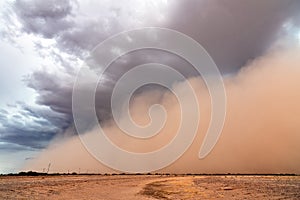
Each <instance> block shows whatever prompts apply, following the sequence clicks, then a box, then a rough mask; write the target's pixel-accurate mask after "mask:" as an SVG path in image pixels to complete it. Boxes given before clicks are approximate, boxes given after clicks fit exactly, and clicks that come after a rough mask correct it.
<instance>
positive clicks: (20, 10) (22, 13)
mask: <svg viewBox="0 0 300 200" xmlns="http://www.w3.org/2000/svg"><path fill="white" fill-rule="evenodd" d="M73 3H74V2H73V1H69V0H47V1H38V0H34V1H24V0H17V1H16V2H15V4H14V10H15V12H16V14H17V16H18V17H19V20H20V22H21V23H22V25H23V30H24V31H25V32H27V33H35V34H41V35H42V36H44V37H46V38H51V37H54V36H55V35H57V34H59V33H61V32H62V31H65V30H67V29H69V28H71V27H72V26H73V25H74V24H73V22H72V21H70V20H69V19H68V16H69V15H70V14H71V11H72V4H73Z"/></svg>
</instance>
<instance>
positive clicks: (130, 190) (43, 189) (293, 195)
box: [0, 175, 300, 200]
mask: <svg viewBox="0 0 300 200" xmlns="http://www.w3.org/2000/svg"><path fill="white" fill-rule="evenodd" d="M0 199H141V200H143V199H300V177H299V176H177V177H172V176H151V175H149V176H146V175H140V176H133V175H132V176H125V175H123V176H117V175H116V176H98V175H95V176H83V175H81V176H45V177H10V176H3V177H0Z"/></svg>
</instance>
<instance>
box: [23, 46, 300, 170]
mask: <svg viewBox="0 0 300 200" xmlns="http://www.w3.org/2000/svg"><path fill="white" fill-rule="evenodd" d="M223 78H224V84H225V89H226V95H227V113H226V119H225V124H224V128H223V131H222V133H221V136H220V138H219V140H218V142H217V144H216V146H215V147H214V149H213V150H212V151H211V153H210V154H209V155H208V156H206V157H205V158H204V159H199V158H198V153H199V149H200V147H201V144H202V142H203V139H204V136H205V134H206V131H207V128H208V125H209V122H210V113H211V105H210V96H209V93H208V90H207V88H206V85H205V83H204V82H203V80H202V79H201V78H200V77H194V78H190V79H189V80H187V81H189V83H190V84H191V85H192V86H193V89H194V90H195V92H196V94H197V98H198V101H199V106H200V123H199V128H198V131H197V136H196V138H195V140H194V142H193V143H192V145H191V146H190V148H189V149H188V150H187V151H186V152H185V153H184V154H183V156H182V157H180V158H179V159H178V160H177V161H176V162H174V163H173V164H171V165H169V166H167V167H166V168H164V169H161V170H160V171H159V172H168V173H300V145H299V142H300V121H299V116H300V47H299V45H297V44H288V45H287V44H286V42H284V43H283V42H281V43H278V44H276V45H274V47H273V48H271V49H270V50H269V51H267V53H266V54H265V55H264V56H261V57H259V58H256V59H254V60H252V61H249V63H248V64H246V65H245V66H244V67H243V68H241V70H240V71H239V72H238V73H236V74H232V75H230V76H224V77H223ZM185 87H187V84H186V82H178V83H176V84H174V86H173V88H174V91H176V92H179V93H180V92H184V91H185ZM158 101H159V103H160V104H161V105H162V106H164V108H165V110H166V113H167V121H166V124H165V126H164V127H163V128H162V130H161V131H160V132H159V134H157V135H156V136H154V137H152V138H150V139H148V140H138V139H132V138H130V137H129V136H127V135H125V134H124V133H122V131H121V130H119V128H118V127H117V126H116V125H115V124H114V123H113V122H111V121H108V122H106V123H104V127H105V128H104V129H105V132H106V134H107V136H108V137H109V138H110V139H111V140H112V141H113V142H114V143H115V144H116V145H118V146H119V147H121V148H123V149H126V150H128V151H133V152H149V151H154V150H157V149H159V148H161V147H163V146H164V145H166V144H167V143H168V142H170V140H171V139H172V137H174V135H175V134H176V130H177V129H178V126H179V124H180V109H179V102H178V101H177V99H176V98H175V96H174V95H173V94H172V93H171V92H166V91H164V92H162V91H159V90H153V91H145V92H142V93H140V94H139V95H137V96H136V97H135V98H133V99H132V101H131V110H130V112H131V115H132V118H133V119H134V120H135V121H136V123H138V124H141V125H145V124H147V123H149V116H148V109H149V107H151V105H152V104H153V103H157V102H158ZM185 101H186V102H180V103H187V104H188V101H189V99H185ZM68 131H74V128H69V129H68V130H67V132H68ZM187 131H188V130H187ZM94 134H97V130H93V131H89V132H87V133H86V137H90V138H91V139H93V135H94ZM141 134H143V133H141ZM66 135H69V134H66ZM104 151H105V149H104ZM108 153H109V152H108ZM112 156H113V155H112ZM159 159H164V158H163V157H161V158H159ZM49 163H51V168H50V171H49V172H68V171H69V172H78V171H79V170H81V171H80V172H93V173H112V172H114V170H112V169H110V168H108V167H106V166H105V165H103V164H101V163H100V162H99V161H97V160H96V159H95V158H94V157H93V156H92V155H90V154H89V153H88V151H87V150H86V149H85V147H84V145H83V144H82V143H81V141H80V139H79V137H78V136H72V137H65V138H57V139H55V140H53V142H52V143H51V144H50V145H49V147H48V148H47V149H45V150H44V151H43V152H42V153H40V154H39V155H38V156H37V157H36V158H34V159H32V160H30V161H29V162H28V163H27V165H26V166H25V167H24V169H28V170H36V171H42V170H43V168H47V166H48V164H49ZM133 164H134V163H133Z"/></svg>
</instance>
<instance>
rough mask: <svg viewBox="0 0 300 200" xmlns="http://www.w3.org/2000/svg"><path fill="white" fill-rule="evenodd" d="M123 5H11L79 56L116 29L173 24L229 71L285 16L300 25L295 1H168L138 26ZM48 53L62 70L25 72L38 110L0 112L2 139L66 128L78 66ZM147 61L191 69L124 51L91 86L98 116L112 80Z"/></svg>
mask: <svg viewBox="0 0 300 200" xmlns="http://www.w3.org/2000/svg"><path fill="white" fill-rule="evenodd" d="M108 2H109V1H108ZM108 2H106V3H108ZM120 4H124V3H123V2H122V3H121V2H120ZM124 5H125V6H123V7H122V6H120V8H119V7H117V8H116V7H114V6H106V7H105V9H106V8H107V10H105V9H103V8H99V13H98V14H95V15H93V16H92V15H91V16H89V15H88V14H89V13H84V14H83V15H82V14H79V13H78V10H79V9H80V3H78V4H77V3H76V1H73V0H70V1H68V0H49V1H40V0H31V1H30V0H26V1H25V0H17V1H16V2H15V3H14V6H13V9H14V12H15V14H16V15H17V17H18V20H19V22H20V23H21V25H22V30H23V31H25V32H26V33H30V34H37V35H39V36H41V37H44V38H52V39H54V40H55V41H56V47H57V48H58V49H59V50H60V51H61V52H64V53H68V54H70V55H73V56H75V57H79V58H84V55H85V53H86V52H88V51H89V50H91V49H92V48H93V47H95V45H97V44H98V43H99V42H101V41H103V40H104V39H106V38H107V37H109V36H111V35H112V34H115V33H118V32H120V31H124V30H128V29H131V28H136V27H141V26H143V25H144V26H162V27H167V28H172V29H175V30H178V31H181V32H183V33H185V34H187V35H189V36H191V37H192V38H194V39H195V40H197V41H198V42H200V44H202V45H203V46H204V47H205V48H206V49H207V50H208V52H209V53H210V54H211V56H212V57H213V58H214V60H215V61H216V63H217V65H218V66H219V68H220V71H221V72H223V73H228V72H235V71H236V70H238V69H239V68H240V67H241V66H242V65H243V64H244V63H245V62H247V61H248V60H251V59H253V58H255V57H257V56H259V55H261V54H262V53H263V52H264V51H265V50H266V49H267V48H268V47H269V45H270V44H271V43H272V41H274V40H275V39H276V38H277V37H278V34H279V32H280V29H281V27H282V25H283V23H284V22H286V21H287V20H290V21H292V22H293V23H294V24H299V18H296V16H297V15H298V16H299V14H298V11H299V10H300V1H298V0H285V1H283V0H264V1H259V0H256V1H250V0H249V1H239V0H224V1H218V0H206V1H198V0H186V1H176V2H175V1H169V7H170V9H169V10H168V11H167V13H162V14H164V15H165V16H166V18H167V20H166V21H165V22H164V23H163V24H162V23H158V22H157V20H156V19H155V18H156V16H155V15H153V19H152V20H150V21H147V23H145V24H143V25H140V24H138V23H137V24H135V23H134V21H135V20H137V21H138V20H140V21H143V19H135V17H136V16H134V15H133V16H132V15H130V14H128V15H126V14H122V13H126V6H127V9H128V10H129V9H130V8H129V7H130V6H134V5H126V4H124ZM122 9H123V11H122ZM124 10H125V11H124ZM145 12H147V10H145ZM150 14H151V13H150ZM36 48H37V51H40V50H42V49H44V48H45V47H43V46H42V45H39V44H37V45H36ZM49 51H50V54H51V55H50V56H51V57H52V58H53V59H54V60H55V61H56V62H57V63H58V64H59V65H61V66H62V67H63V68H65V70H62V71H61V72H59V73H49V72H48V71H47V70H46V69H41V70H40V71H35V72H33V73H32V74H31V76H30V77H28V78H27V84H28V86H29V87H30V88H32V89H34V90H35V91H36V92H37V93H38V97H37V101H36V103H37V104H38V105H40V106H44V107H45V109H43V108H34V107H30V106H26V105H23V106H22V108H21V109H20V111H19V112H20V115H21V116H23V118H28V117H29V118H33V119H34V120H33V121H31V122H28V124H24V123H23V124H22V121H21V120H20V119H19V117H17V116H16V117H14V119H15V120H13V121H10V120H9V119H7V118H6V115H7V113H5V112H6V111H5V110H1V111H0V123H1V124H2V128H1V140H2V141H6V142H11V143H16V144H20V145H25V146H26V145H28V146H31V147H33V148H41V147H43V146H45V145H46V143H47V141H49V140H50V139H51V138H53V136H54V135H55V134H59V133H62V132H63V130H65V129H66V128H67V127H68V126H70V124H71V122H72V110H71V109H72V87H73V82H74V78H75V77H74V68H75V69H78V68H79V67H80V66H72V62H71V63H70V62H67V61H66V60H65V58H64V57H63V56H62V55H61V54H60V53H59V52H54V51H53V52H51V50H49ZM154 61H155V62H158V63H163V64H166V65H170V66H173V67H174V68H176V69H178V70H179V71H180V72H181V73H183V74H184V75H186V76H188V77H190V76H195V75H198V74H196V73H195V71H194V70H193V69H192V68H191V67H190V66H189V64H188V63H187V62H185V61H184V60H182V59H180V58H178V57H176V56H174V55H171V54H168V53H164V52H157V51H151V50H144V51H140V52H135V53H133V54H131V55H126V56H123V57H122V58H120V59H119V60H117V61H116V62H115V63H114V64H113V65H112V66H111V67H110V68H109V70H108V71H107V77H108V80H107V81H106V82H105V83H103V84H102V85H99V87H98V90H97V95H96V106H97V108H96V109H97V114H98V117H99V118H100V120H105V119H107V118H109V117H110V95H111V90H112V88H113V86H114V84H115V82H116V80H118V78H119V77H120V76H121V75H122V74H123V73H124V72H126V71H128V70H129V69H131V68H132V67H133V66H135V65H138V64H143V63H147V62H154ZM82 89H83V90H84V89H85V88H82ZM46 108H47V109H46ZM49 108H50V109H49ZM32 124H34V125H32ZM45 127H48V129H47V128H45ZM40 142H41V143H40Z"/></svg>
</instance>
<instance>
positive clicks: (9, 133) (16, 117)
mask: <svg viewBox="0 0 300 200" xmlns="http://www.w3.org/2000/svg"><path fill="white" fill-rule="evenodd" d="M17 107H18V114H12V115H10V113H9V112H7V111H6V110H3V109H2V110H1V111H0V125H1V126H0V140H1V141H2V142H6V143H11V144H17V145H19V146H18V148H21V147H22V146H23V147H22V148H27V147H30V148H32V149H40V148H44V147H46V146H47V144H48V143H49V141H50V140H51V139H52V138H53V137H54V136H55V135H56V134H59V133H62V132H63V131H64V130H65V129H66V128H67V127H68V126H69V124H70V119H69V116H68V115H65V114H61V113H57V112H54V111H52V110H50V109H49V108H47V107H43V108H40V107H32V106H29V105H26V104H25V103H18V105H17ZM11 148H13V146H12V147H11Z"/></svg>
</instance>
